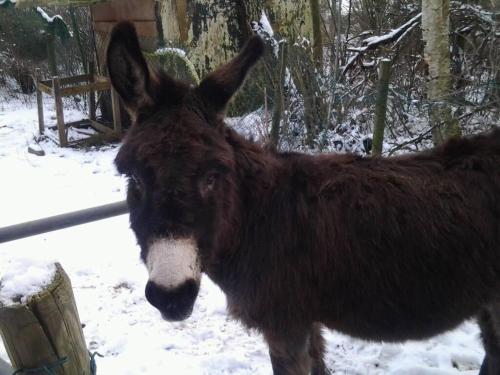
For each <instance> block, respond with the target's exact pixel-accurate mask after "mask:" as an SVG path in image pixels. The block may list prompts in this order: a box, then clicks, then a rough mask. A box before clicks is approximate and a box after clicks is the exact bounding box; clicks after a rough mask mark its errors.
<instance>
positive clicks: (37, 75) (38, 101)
mask: <svg viewBox="0 0 500 375" xmlns="http://www.w3.org/2000/svg"><path fill="white" fill-rule="evenodd" d="M41 80H42V73H41V71H40V68H36V69H35V83H36V105H37V108H38V131H39V132H40V135H42V134H43V133H44V131H45V125H44V122H43V93H42V90H41V89H40V81H41Z"/></svg>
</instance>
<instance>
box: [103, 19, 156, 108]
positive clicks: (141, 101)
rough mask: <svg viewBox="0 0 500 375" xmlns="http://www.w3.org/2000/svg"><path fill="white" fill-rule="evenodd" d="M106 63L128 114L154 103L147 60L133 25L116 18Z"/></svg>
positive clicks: (112, 81)
mask: <svg viewBox="0 0 500 375" xmlns="http://www.w3.org/2000/svg"><path fill="white" fill-rule="evenodd" d="M107 66H108V73H109V77H110V78H111V83H112V84H113V87H114V88H115V90H116V91H117V92H118V94H119V95H120V97H121V98H122V99H123V102H124V104H125V106H126V108H127V110H128V111H129V113H130V114H131V115H132V117H134V118H136V117H137V114H138V112H140V111H141V110H143V109H145V108H147V107H150V106H153V105H154V97H155V95H154V92H153V90H154V89H153V87H152V83H151V75H150V71H149V69H148V64H147V63H146V60H145V59H144V56H143V55H142V52H141V48H140V46H139V39H138V38H137V33H136V31H135V27H134V25H133V24H132V23H130V22H120V23H119V24H117V25H116V26H115V27H114V29H113V32H112V33H111V39H110V41H109V45H108V51H107Z"/></svg>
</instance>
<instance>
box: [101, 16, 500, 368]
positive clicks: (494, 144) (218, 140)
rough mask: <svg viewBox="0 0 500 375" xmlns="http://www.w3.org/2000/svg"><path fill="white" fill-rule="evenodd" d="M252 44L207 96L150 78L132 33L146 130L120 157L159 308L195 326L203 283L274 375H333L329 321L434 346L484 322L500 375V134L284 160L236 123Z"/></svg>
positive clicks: (125, 72)
mask: <svg viewBox="0 0 500 375" xmlns="http://www.w3.org/2000/svg"><path fill="white" fill-rule="evenodd" d="M263 48H264V47H263V43H262V41H261V40H260V39H259V38H257V37H254V38H252V39H250V40H249V41H248V43H247V44H246V46H245V47H244V48H243V50H242V51H241V53H240V54H239V55H238V56H237V57H235V58H234V59H233V60H232V61H230V62H229V63H228V64H226V65H224V66H222V67H220V68H219V69H217V70H215V71H214V72H213V73H211V74H210V75H208V76H207V77H206V78H205V79H204V80H203V81H202V82H201V84H200V85H199V86H197V87H194V86H189V85H186V84H184V83H182V82H178V81H176V80H174V79H172V78H171V77H169V76H168V75H166V74H165V73H164V72H162V71H155V70H150V69H149V68H148V65H147V64H146V61H145V60H144V57H143V56H142V54H141V51H140V48H139V43H138V40H137V36H136V33H135V30H134V27H133V26H132V25H131V24H130V23H120V24H119V25H118V26H116V28H115V29H114V31H113V34H112V37H111V41H110V44H109V47H108V52H107V59H108V69H109V74H110V77H111V80H112V82H113V86H114V87H115V89H116V90H117V91H118V93H119V94H120V95H121V98H122V99H123V102H124V103H125V105H126V107H127V109H128V111H129V112H130V114H131V115H132V118H133V120H134V125H133V126H132V128H131V129H130V130H129V132H128V134H127V136H126V138H125V140H124V142H123V146H122V147H121V149H120V151H119V153H118V155H117V157H116V165H117V167H118V170H119V171H120V173H123V174H125V175H126V176H128V178H129V186H128V197H127V199H128V203H129V206H130V222H131V227H132V229H133V230H134V232H135V234H136V236H137V240H138V243H139V245H140V247H141V256H142V259H143V260H144V263H145V265H146V267H147V269H148V271H149V282H148V283H147V286H146V297H147V299H148V301H149V302H150V303H151V304H153V305H154V306H155V307H157V308H158V309H159V310H160V311H161V312H162V314H163V316H164V317H165V319H167V320H181V319H186V318H187V317H188V316H189V315H190V313H191V311H192V307H193V304H194V301H195V299H196V296H197V293H198V288H199V284H200V278H201V274H202V273H205V274H207V275H208V276H209V277H210V278H211V279H212V280H213V281H214V282H215V283H217V284H218V285H219V286H220V287H221V288H222V290H223V291H224V292H225V294H226V296H227V303H228V310H229V312H230V314H231V315H232V316H233V317H234V318H236V319H239V320H241V321H242V322H243V323H244V324H245V325H246V326H247V327H251V328H255V329H257V330H259V331H260V332H262V333H263V335H264V337H265V339H266V340H267V343H268V344H269V351H270V356H271V362H272V367H273V370H274V373H275V374H297V375H298V374H308V373H310V372H311V373H313V374H324V373H326V372H327V369H326V366H325V364H324V360H323V355H324V341H323V338H322V336H321V331H320V330H321V326H320V324H322V325H325V326H326V327H328V328H331V329H335V330H338V331H340V332H343V333H346V334H348V335H352V336H355V337H359V338H362V339H368V340H384V341H389V342H401V341H405V340H408V339H412V340H414V339H425V338H428V337H430V336H432V335H436V334H438V333H442V332H444V331H447V330H450V329H453V328H454V327H456V326H457V325H458V324H460V323H461V322H463V321H464V320H465V319H469V318H474V317H476V318H478V320H479V324H480V326H481V330H482V336H483V341H484V346H485V349H486V353H487V356H486V359H485V362H484V363H483V366H482V371H481V373H482V374H490V375H491V374H500V333H499V331H498V330H497V327H498V326H499V322H500V300H499V297H500V131H498V130H496V131H494V132H492V133H491V134H489V135H480V136H475V137H472V138H470V139H460V140H453V141H450V142H448V143H447V144H445V145H443V146H441V147H438V148H436V149H434V150H431V151H427V152H422V153H418V154H413V155H407V156H401V157H393V158H363V157H359V156H355V155H318V156H310V155H301V154H279V153H276V152H272V151H268V150H264V149H262V148H261V147H259V146H258V145H256V144H253V143H252V142H250V141H248V140H245V139H244V138H242V137H241V136H239V135H238V134H237V133H235V132H234V131H233V130H232V129H231V128H229V127H228V126H226V125H225V124H224V111H225V107H226V105H227V103H228V101H229V100H230V99H231V96H232V95H233V94H234V93H235V91H236V90H237V89H238V87H239V86H240V85H241V84H242V82H243V80H244V78H245V75H246V73H247V71H248V70H249V69H250V68H251V66H252V65H253V64H254V63H255V62H256V61H257V60H258V59H259V57H260V56H261V54H262V52H263Z"/></svg>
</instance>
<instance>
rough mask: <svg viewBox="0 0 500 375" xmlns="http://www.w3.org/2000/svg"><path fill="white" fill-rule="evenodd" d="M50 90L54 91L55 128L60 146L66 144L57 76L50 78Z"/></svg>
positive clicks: (59, 82)
mask: <svg viewBox="0 0 500 375" xmlns="http://www.w3.org/2000/svg"><path fill="white" fill-rule="evenodd" d="M52 90H53V91H54V101H55V103H56V118H57V130H58V131H59V143H60V144H61V146H62V147H66V146H67V145H68V136H67V133H66V125H65V124H64V111H63V104H62V97H61V80H60V79H59V77H57V76H56V77H53V78H52Z"/></svg>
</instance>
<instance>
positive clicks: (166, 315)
mask: <svg viewBox="0 0 500 375" xmlns="http://www.w3.org/2000/svg"><path fill="white" fill-rule="evenodd" d="M199 288H200V284H199V282H197V281H195V280H188V281H186V282H184V283H183V284H182V285H180V286H179V287H176V288H173V289H168V290H167V289H165V288H163V287H160V286H158V285H156V284H155V283H154V282H151V281H149V282H148V283H147V285H146V299H147V300H148V302H149V303H150V304H151V305H153V306H154V307H156V308H157V309H158V310H159V311H160V312H161V315H162V317H163V319H165V320H168V321H180V320H184V319H187V318H189V316H190V315H191V313H192V312H193V306H194V302H195V301H196V297H197V296H198V291H199Z"/></svg>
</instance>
